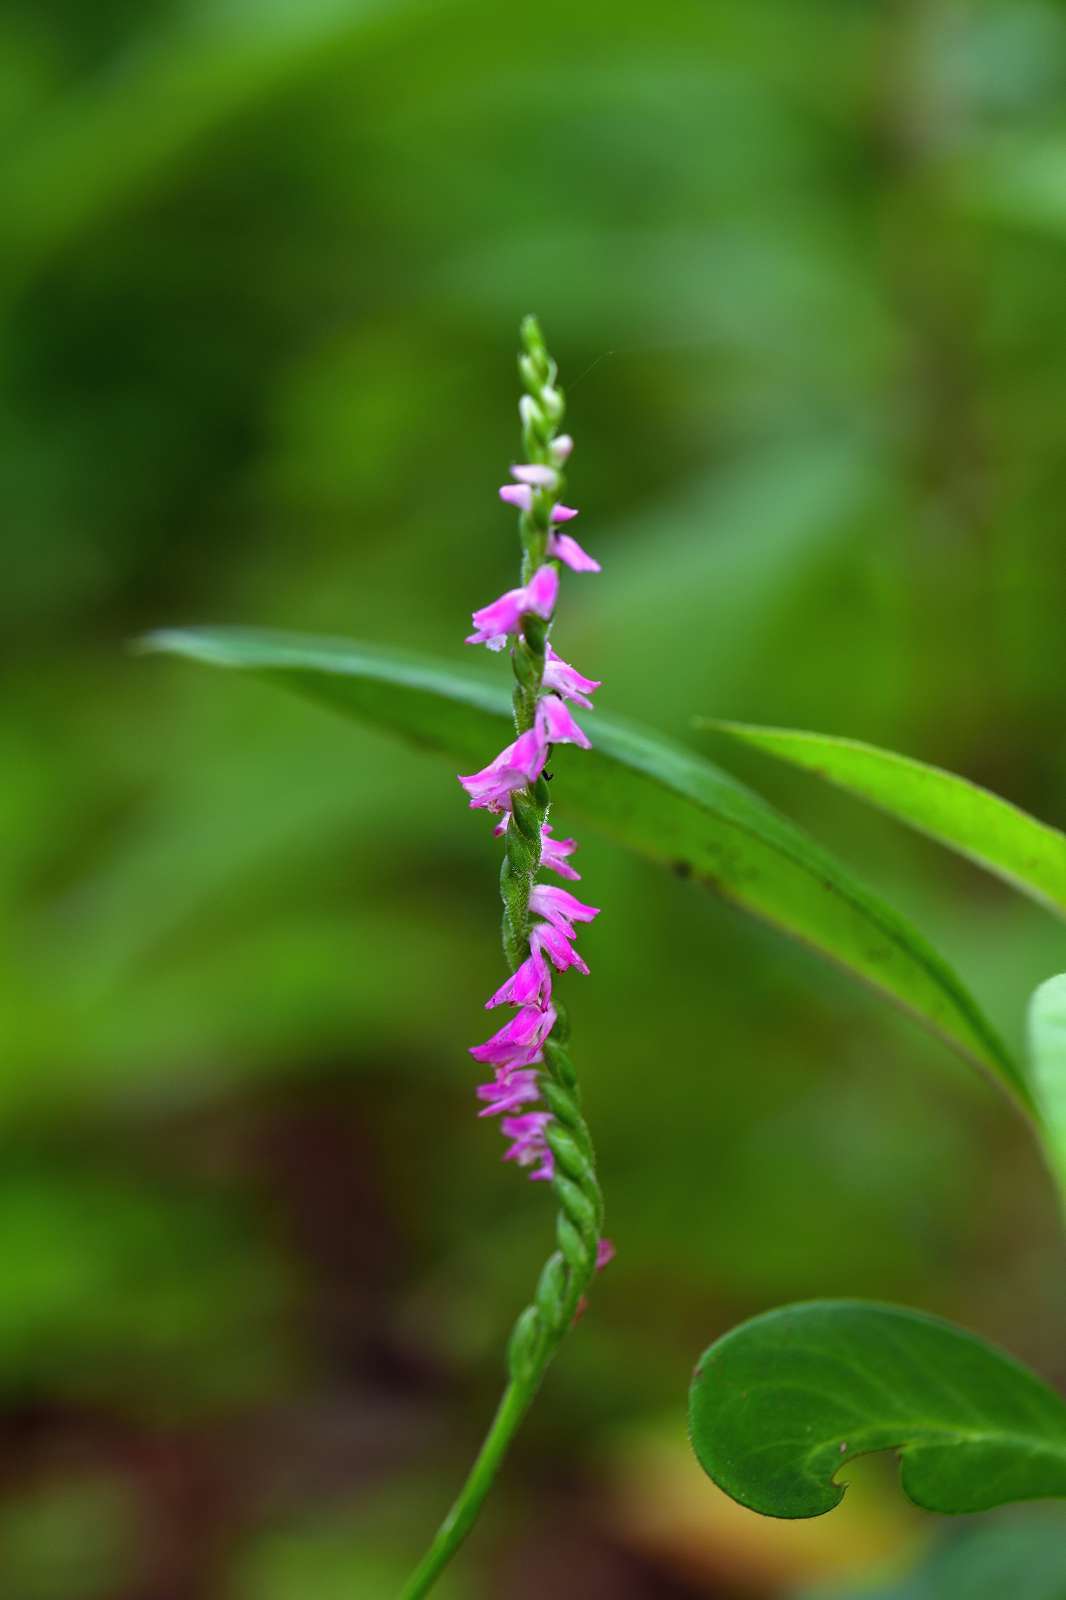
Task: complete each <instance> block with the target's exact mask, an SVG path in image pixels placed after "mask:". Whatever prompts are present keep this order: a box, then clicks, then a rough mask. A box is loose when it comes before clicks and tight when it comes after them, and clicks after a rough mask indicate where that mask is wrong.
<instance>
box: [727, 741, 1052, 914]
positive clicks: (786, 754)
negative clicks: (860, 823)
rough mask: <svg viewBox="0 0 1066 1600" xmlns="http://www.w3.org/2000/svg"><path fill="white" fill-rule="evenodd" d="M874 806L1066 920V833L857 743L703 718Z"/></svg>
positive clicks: (934, 771) (960, 782) (933, 770)
mask: <svg viewBox="0 0 1066 1600" xmlns="http://www.w3.org/2000/svg"><path fill="white" fill-rule="evenodd" d="M700 727H703V728H712V729H714V730H715V731H716V732H718V733H724V734H726V735H728V737H729V738H731V739H736V740H738V741H739V742H740V743H742V744H750V745H754V746H755V747H756V749H759V750H765V751H766V753H767V754H768V755H772V756H777V757H779V758H780V760H782V761H788V762H791V764H792V765H793V766H796V767H804V768H806V770H807V771H808V772H813V773H814V774H815V775H816V776H817V777H819V778H825V779H826V780H827V782H829V783H832V784H835V785H836V786H837V787H838V788H840V789H847V790H848V791H849V792H850V793H852V794H855V795H858V796H859V797H860V798H861V799H863V800H869V801H871V802H872V803H873V804H874V805H875V806H879V807H880V809H881V810H882V811H887V812H888V813H889V815H890V816H893V817H898V818H899V820H900V821H901V822H906V823H909V824H910V826H911V827H912V828H917V829H918V831H919V832H920V833H926V834H928V835H929V837H930V838H931V839H936V840H937V841H938V842H939V843H940V844H945V845H947V846H948V848H949V849H950V850H956V851H958V853H959V854H960V855H963V856H968V857H969V859H970V860H971V861H976V863H977V865H978V866H979V867H984V868H985V869H986V870H987V871H989V872H992V873H995V875H996V877H997V878H1002V879H1004V880H1005V882H1007V883H1009V884H1012V885H1013V886H1014V888H1016V889H1020V890H1021V891H1022V893H1023V894H1027V895H1030V896H1031V897H1032V899H1034V900H1039V901H1040V902H1041V903H1042V904H1043V905H1045V906H1048V907H1050V908H1051V910H1052V911H1057V912H1058V913H1059V915H1060V916H1066V834H1063V833H1060V832H1059V830H1058V828H1051V827H1049V826H1048V825H1047V823H1045V822H1038V821H1037V819H1036V818H1035V817H1031V816H1029V814H1028V812H1026V811H1021V810H1019V808H1018V807H1017V806H1015V805H1011V803H1010V801H1009V800H1003V799H1002V798H1001V797H1000V796H999V795H997V794H992V793H991V791H990V790H988V789H982V788H981V787H980V786H979V785H978V784H976V783H971V782H970V781H969V780H968V779H967V778H960V777H958V776H957V774H955V773H954V772H945V771H944V770H943V769H942V768H940V767H930V766H926V764H925V763H924V762H922V761H914V760H912V759H911V758H910V757H909V756H900V755H895V754H894V753H893V752H892V751H891V750H880V749H878V748H877V746H876V745H872V744H862V743H860V741H859V740H857V739H837V738H832V737H830V736H829V735H827V734H821V733H804V732H797V731H795V730H793V729H789V728H759V727H755V726H753V725H752V724H750V723H746V722H717V721H709V720H706V719H703V718H701V719H700Z"/></svg>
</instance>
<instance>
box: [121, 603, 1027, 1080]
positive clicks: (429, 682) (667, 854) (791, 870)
mask: <svg viewBox="0 0 1066 1600" xmlns="http://www.w3.org/2000/svg"><path fill="white" fill-rule="evenodd" d="M144 647H145V648H146V649H148V650H155V651H166V652H170V653H172V654H175V655H180V656H185V657H187V658H190V659H192V660H196V661H201V662H207V663H209V664H210V665H212V666H218V667H229V668H236V669H239V670H242V671H247V672H250V673H253V674H255V675H256V676H257V677H261V678H266V679H269V680H271V681H274V682H277V683H280V684H284V685H286V686H287V687H289V688H292V689H295V690H297V691H298V692H299V693H302V694H304V695H307V696H309V697H311V698H312V699H314V700H317V701H320V702H323V703H325V704H327V705H329V706H332V707H334V708H335V709H336V710H339V711H342V712H344V713H346V714H347V715H349V716H355V717H359V718H360V719H362V720H363V721H366V722H371V723H376V724H377V725H379V726H381V727H384V728H388V729H389V730H391V731H392V732H394V733H400V734H403V735H405V736H406V737H408V738H410V739H413V740H415V741H416V742H417V743H419V744H421V745H424V746H426V747H427V748H429V749H433V750H437V751H440V752H443V753H445V754H447V755H448V756H449V757H450V759H451V760H452V761H453V763H455V764H456V766H458V767H459V769H460V770H462V771H472V770H474V769H476V768H478V767H481V766H483V765H484V764H485V763H486V762H487V761H488V760H489V759H490V758H491V757H492V756H493V755H494V754H495V752H496V750H497V748H498V747H499V746H500V745H501V744H502V743H503V742H504V741H505V740H506V738H507V736H508V724H509V717H510V702H509V697H508V693H507V689H506V686H505V685H504V684H503V683H502V682H499V681H495V682H492V683H489V682H487V681H486V680H485V679H484V678H478V677H477V676H475V675H472V674H470V673H469V672H464V671H460V670H457V669H454V668H451V667H449V666H446V665H442V664H440V663H439V662H434V661H431V660H426V659H424V658H419V657H415V656H410V655H406V654H405V655H401V654H397V653H393V652H389V651H385V650H381V649H378V648H376V647H370V646H364V645H360V644H355V643H351V642H349V641H346V640H340V639H320V638H312V637H306V636H302V635H299V634H277V633H268V632H263V631H259V630H254V629H242V628H198V629H184V630H181V631H172V630H167V631H163V632H160V633H156V634H153V635H151V636H150V637H149V638H148V639H147V640H146V641H144ZM591 725H592V728H593V739H594V748H593V749H592V750H591V751H574V750H573V749H571V748H568V747H567V748H562V749H558V748H557V749H556V750H555V751H554V752H553V755H552V770H553V772H554V773H555V774H556V775H557V776H558V780H559V783H560V786H561V789H562V791H563V792H565V794H566V800H567V805H568V807H570V808H572V809H573V811H574V812H575V814H584V815H585V816H586V817H587V818H588V820H589V821H590V822H591V823H593V824H594V825H595V826H596V827H599V828H601V829H602V830H603V831H604V832H606V833H608V834H610V835H611V836H612V837H614V838H616V839H618V840H620V841H621V842H622V843H624V844H627V845H629V846H631V847H632V848H633V849H634V850H636V851H638V852H639V853H640V854H642V855H645V856H648V857H650V858H651V859H653V860H656V861H661V862H663V863H664V864H666V865H668V866H671V867H673V868H674V869H675V870H676V871H677V872H679V873H681V874H682V875H684V876H686V877H687V876H693V877H696V878H698V879H699V880H700V881H701V882H703V883H704V884H706V885H707V886H709V887H711V888H713V889H715V890H716V891H717V892H718V893H720V894H721V895H723V896H724V897H725V898H726V899H728V900H730V901H732V902H734V903H735V904H737V905H739V906H742V907H743V908H744V909H745V910H747V911H751V912H754V913H755V914H756V915H758V916H760V917H762V918H764V919H765V920H766V921H767V922H770V923H772V924H773V925H774V926H775V927H778V928H780V929H781V930H782V931H783V932H785V933H788V934H791V935H792V936H793V937H795V938H798V939H800V940H802V941H803V942H805V943H807V944H809V945H811V946H813V947H814V948H815V949H816V950H819V951H821V953H822V954H823V955H826V956H829V957H830V958H831V959H832V960H834V961H836V962H838V963H839V964H840V965H841V966H843V967H845V968H846V969H847V970H849V971H850V972H852V973H854V974H856V975H857V976H859V977H861V978H863V979H865V980H866V981H867V982H868V983H870V984H871V985H873V987H874V988H876V989H879V990H880V991H881V992H882V993H884V994H886V995H888V996H889V997H890V998H892V999H893V1000H895V1001H896V1002H897V1003H898V1004H899V1005H901V1006H903V1007H904V1008H905V1009H906V1010H908V1011H910V1012H911V1013H913V1015H914V1016H916V1017H917V1018H918V1019H919V1020H920V1021H921V1022H923V1023H924V1024H925V1025H926V1026H927V1027H928V1028H930V1029H932V1030H933V1031H934V1032H936V1033H938V1034H939V1035H940V1036H941V1037H942V1038H944V1039H945V1040H946V1041H947V1042H948V1043H949V1044H950V1045H952V1046H953V1047H954V1048H955V1049H956V1050H958V1051H959V1052H960V1053H961V1054H962V1055H963V1056H965V1057H967V1058H968V1059H970V1060H972V1061H974V1062H976V1063H978V1064H979V1065H981V1066H982V1067H984V1068H986V1069H988V1070H990V1071H991V1072H992V1073H993V1074H994V1075H995V1076H996V1077H997V1078H998V1079H999V1081H1000V1082H1001V1083H1002V1084H1003V1085H1005V1086H1006V1087H1007V1088H1008V1090H1009V1091H1010V1092H1011V1093H1012V1094H1013V1095H1014V1097H1015V1099H1016V1100H1017V1101H1018V1102H1019V1103H1020V1104H1022V1105H1023V1106H1025V1107H1027V1108H1031V1106H1032V1099H1031V1095H1030V1091H1029V1088H1028V1086H1027V1084H1026V1082H1025V1079H1024V1078H1023V1077H1022V1075H1021V1073H1020V1072H1019V1070H1018V1068H1017V1067H1016V1066H1015V1065H1014V1063H1013V1062H1012V1061H1011V1058H1010V1056H1009V1055H1008V1054H1007V1053H1006V1051H1005V1050H1004V1047H1003V1045H1002V1044H1001V1043H1000V1041H999V1039H998V1038H997V1037H996V1034H995V1032H994V1030H993V1029H992V1028H991V1026H990V1025H989V1023H988V1022H987V1021H986V1020H985V1018H984V1016H983V1015H982V1013H981V1011H980V1010H979V1008H978V1006H977V1005H976V1003H975V1001H974V1000H973V999H972V997H971V996H970V994H969V993H968V991H967V990H966V988H965V987H964V986H963V984H962V983H961V982H960V980H959V979H958V978H957V977H956V975H955V973H954V972H953V971H952V969H951V968H950V967H949V966H948V965H947V963H946V962H944V961H943V960H942V959H941V957H940V956H939V955H938V954H937V952H936V951H935V950H933V949H932V948H931V946H930V945H929V944H927V943H926V941H925V940H924V939H923V938H922V937H921V936H920V935H919V934H918V933H917V932H916V931H915V930H914V929H913V928H912V927H910V925H909V924H908V923H907V922H905V921H904V920H903V918H901V917H900V916H899V915H898V914H897V913H896V912H894V911H893V910H892V909H891V908H890V907H889V906H887V905H886V904H885V903H884V902H883V901H881V900H879V899H877V898H876V896H874V895H873V894H871V893H870V892H869V891H868V890H867V889H865V888H863V887H862V886H861V885H860V884H859V883H857V882H856V881H855V879H854V878H852V877H851V876H850V875H849V874H848V873H847V872H846V871H845V869H844V868H843V867H841V866H840V865H839V864H838V863H837V862H836V861H834V860H833V858H832V857H831V856H830V855H828V854H827V853H826V852H825V851H824V850H822V849H821V847H820V846H819V845H816V844H815V843H814V842H813V841H812V840H810V839H808V838H807V837H806V836H805V835H804V834H803V833H801V832H800V831H799V830H798V829H797V828H795V827H794V826H793V825H792V824H791V823H789V822H787V821H786V820H785V819H784V818H783V817H781V816H780V815H779V814H778V813H777V812H775V811H773V810H772V809H771V808H770V807H769V806H768V805H766V804H765V802H764V801H762V800H761V799H760V798H759V797H758V796H757V795H755V794H753V793H752V792H751V791H750V790H748V789H746V788H744V787H743V786H742V785H741V784H739V783H737V782H736V781H735V780H734V779H733V778H730V777H729V776H728V775H727V774H726V773H724V772H722V771H720V770H719V769H718V768H717V767H714V766H712V765H711V764H710V762H708V761H705V760H704V759H703V758H702V757H700V756H698V755H696V754H695V753H694V752H692V751H689V750H686V749H685V748H684V747H683V746H681V745H677V744H673V743H671V742H670V741H668V740H666V739H662V738H659V737H658V736H657V735H654V734H651V733H646V732H644V731H643V730H641V729H639V728H636V727H634V726H632V725H631V724H628V723H623V722H619V721H616V720H615V719H613V718H609V717H605V716H603V715H601V714H600V713H597V714H596V716H595V718H594V719H593V721H592V724H591ZM447 792H448V791H447V789H445V790H443V791H442V793H443V794H444V795H445V796H446V794H447ZM455 799H456V801H458V800H459V799H460V795H459V791H458V790H456V791H455Z"/></svg>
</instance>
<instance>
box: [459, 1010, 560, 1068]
mask: <svg viewBox="0 0 1066 1600" xmlns="http://www.w3.org/2000/svg"><path fill="white" fill-rule="evenodd" d="M554 1026H555V1012H554V1011H553V1010H552V1008H551V1006H547V1007H545V1009H544V1010H541V1008H540V1007H539V1006H523V1007H522V1009H521V1011H519V1012H517V1013H516V1015H515V1016H513V1017H511V1019H510V1020H509V1021H508V1022H505V1023H504V1025H503V1027H502V1028H501V1029H500V1030H499V1032H497V1033H494V1034H493V1036H492V1038H491V1039H486V1040H485V1043H484V1044H474V1045H471V1046H470V1054H471V1055H472V1056H473V1058H474V1060H475V1061H489V1062H492V1064H493V1065H494V1066H498V1067H528V1066H530V1065H532V1062H533V1058H534V1057H535V1056H537V1055H539V1053H540V1047H541V1045H542V1044H543V1043H544V1041H545V1039H546V1038H547V1037H548V1035H549V1033H551V1031H552V1028H553V1027H554Z"/></svg>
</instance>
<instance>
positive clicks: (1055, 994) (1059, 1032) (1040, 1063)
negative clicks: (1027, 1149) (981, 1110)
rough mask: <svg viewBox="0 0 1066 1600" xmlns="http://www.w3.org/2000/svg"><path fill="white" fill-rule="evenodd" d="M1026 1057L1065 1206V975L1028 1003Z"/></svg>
mask: <svg viewBox="0 0 1066 1600" xmlns="http://www.w3.org/2000/svg"><path fill="white" fill-rule="evenodd" d="M1029 1056H1030V1060H1031V1061H1032V1076H1033V1086H1034V1089H1035V1091H1036V1099H1037V1104H1038V1106H1039V1107H1040V1111H1041V1113H1042V1114H1043V1122H1044V1130H1045V1139H1044V1143H1045V1145H1046V1147H1047V1153H1048V1160H1049V1162H1050V1163H1051V1166H1052V1169H1053V1171H1054V1173H1055V1176H1056V1178H1057V1179H1058V1183H1059V1188H1060V1190H1061V1192H1062V1196H1063V1200H1064V1202H1066V975H1063V974H1061V973H1060V974H1059V976H1058V977H1055V978H1048V980H1047V982H1046V983H1042V984H1041V985H1040V987H1039V989H1037V991H1036V993H1035V994H1034V995H1033V998H1032V999H1031V1000H1030V1002H1029Z"/></svg>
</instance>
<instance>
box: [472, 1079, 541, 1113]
mask: <svg viewBox="0 0 1066 1600" xmlns="http://www.w3.org/2000/svg"><path fill="white" fill-rule="evenodd" d="M539 1092H540V1091H539V1090H538V1088H537V1074H536V1071H535V1070H534V1069H533V1068H532V1067H529V1068H523V1069H522V1070H521V1071H519V1072H511V1073H505V1074H503V1075H501V1076H500V1077H498V1078H494V1079H493V1081H492V1082H491V1083H482V1084H479V1085H478V1089H477V1097H478V1099H479V1100H486V1101H487V1102H488V1104H487V1105H486V1107H485V1109H484V1111H479V1112H478V1116H479V1117H495V1116H497V1115H498V1114H499V1113H500V1112H501V1111H517V1109H518V1107H519V1106H523V1105H529V1104H530V1102H531V1101H534V1100H536V1099H537V1096H538V1094H539Z"/></svg>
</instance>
